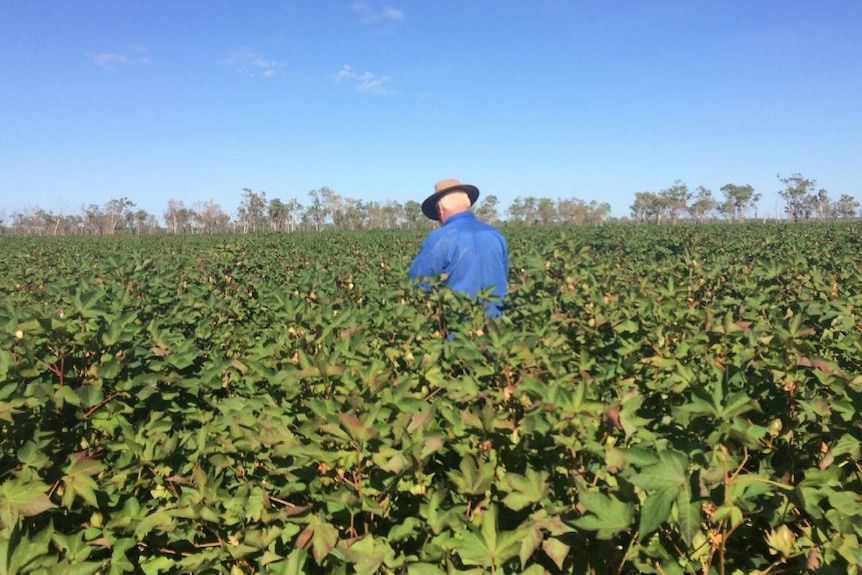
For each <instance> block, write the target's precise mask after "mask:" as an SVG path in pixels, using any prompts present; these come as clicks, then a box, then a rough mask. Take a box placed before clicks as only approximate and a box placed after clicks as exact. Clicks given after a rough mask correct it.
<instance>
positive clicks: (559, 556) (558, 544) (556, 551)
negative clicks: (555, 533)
mask: <svg viewBox="0 0 862 575" xmlns="http://www.w3.org/2000/svg"><path fill="white" fill-rule="evenodd" d="M542 551H544V552H545V555H547V556H548V558H549V559H550V560H551V561H553V562H554V565H556V566H557V569H559V570H560V571H562V570H563V565H564V564H565V562H566V557H568V556H569V552H570V551H571V547H570V546H569V545H566V544H565V543H563V542H562V541H560V540H559V539H557V538H556V537H551V538H549V539H545V540H544V541H543V542H542Z"/></svg>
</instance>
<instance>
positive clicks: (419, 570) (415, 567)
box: [407, 563, 446, 575]
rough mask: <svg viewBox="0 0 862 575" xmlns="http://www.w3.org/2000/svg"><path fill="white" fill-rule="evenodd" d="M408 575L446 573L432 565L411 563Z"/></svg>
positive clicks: (444, 574)
mask: <svg viewBox="0 0 862 575" xmlns="http://www.w3.org/2000/svg"><path fill="white" fill-rule="evenodd" d="M407 575H446V572H445V571H443V570H442V569H440V568H439V567H438V566H436V565H434V564H432V563H410V564H409V565H407Z"/></svg>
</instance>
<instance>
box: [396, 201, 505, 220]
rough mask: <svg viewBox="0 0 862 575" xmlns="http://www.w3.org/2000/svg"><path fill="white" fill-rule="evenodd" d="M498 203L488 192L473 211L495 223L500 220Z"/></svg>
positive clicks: (483, 218)
mask: <svg viewBox="0 0 862 575" xmlns="http://www.w3.org/2000/svg"><path fill="white" fill-rule="evenodd" d="M408 203H409V202H408ZM499 203H500V201H499V200H498V199H497V196H495V195H493V194H489V195H487V196H485V197H484V198H482V199H481V200H480V201H479V203H478V204H477V205H476V207H475V208H474V209H473V211H474V213H475V214H476V217H477V218H479V219H480V220H484V221H486V222H490V223H495V222H497V221H499V220H500V214H499V212H498V211H497V205H498V204H499ZM417 205H418V203H417Z"/></svg>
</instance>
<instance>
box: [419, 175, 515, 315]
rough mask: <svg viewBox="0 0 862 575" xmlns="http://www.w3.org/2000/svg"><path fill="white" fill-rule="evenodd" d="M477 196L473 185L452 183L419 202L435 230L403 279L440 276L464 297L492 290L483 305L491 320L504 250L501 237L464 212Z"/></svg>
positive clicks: (504, 273) (501, 285)
mask: <svg viewBox="0 0 862 575" xmlns="http://www.w3.org/2000/svg"><path fill="white" fill-rule="evenodd" d="M478 197H479V189H478V188H477V187H476V186H470V185H467V184H462V183H461V182H459V181H458V180H454V179H449V180H443V181H441V182H437V184H436V185H435V186H434V193H433V194H431V195H430V196H429V197H428V198H427V199H426V200H425V201H424V202H423V203H422V213H423V214H425V216H426V217H428V218H430V219H432V220H439V221H440V227H439V228H437V229H436V230H434V231H432V232H431V233H429V234H428V236H427V237H426V238H425V241H423V242H422V246H421V247H420V248H419V253H418V254H416V257H415V258H413V263H411V264H410V271H409V273H408V275H409V277H410V279H414V280H416V279H419V278H422V277H430V276H436V275H438V274H443V273H445V274H446V277H445V280H444V281H445V283H446V285H447V286H449V287H450V288H451V289H452V290H454V291H458V292H463V293H465V294H467V295H468V296H470V297H475V296H476V294H477V293H478V292H480V291H483V290H486V289H488V288H493V290H492V291H491V295H492V296H493V297H494V298H495V301H486V302H485V306H486V307H487V311H486V315H487V316H488V317H492V318H494V317H497V316H499V315H500V313H501V312H502V304H501V302H500V300H502V298H503V297H504V296H505V295H506V287H507V280H508V275H509V250H508V247H507V246H506V240H505V238H504V237H503V234H501V233H500V232H499V230H497V229H496V228H495V227H494V226H492V225H490V224H487V223H485V222H482V221H480V220H478V219H476V216H475V215H473V212H472V211H471V210H470V208H471V207H472V206H473V204H474V203H476V199H477V198H478Z"/></svg>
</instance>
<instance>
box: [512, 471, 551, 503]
mask: <svg viewBox="0 0 862 575" xmlns="http://www.w3.org/2000/svg"><path fill="white" fill-rule="evenodd" d="M548 476H549V474H548V472H547V471H538V472H537V471H535V470H534V469H532V468H528V469H527V472H526V473H525V474H524V475H520V474H517V473H508V474H506V481H505V482H506V485H507V486H508V489H509V493H508V494H507V495H506V496H505V497H504V498H503V503H504V504H505V505H506V507H508V508H509V509H512V510H514V511H520V510H521V509H523V508H525V507H527V506H528V505H531V504H533V503H538V502H539V501H541V500H542V499H543V498H544V497H545V496H546V495H547V493H548V485H547V481H548Z"/></svg>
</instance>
